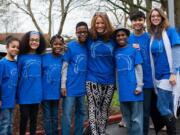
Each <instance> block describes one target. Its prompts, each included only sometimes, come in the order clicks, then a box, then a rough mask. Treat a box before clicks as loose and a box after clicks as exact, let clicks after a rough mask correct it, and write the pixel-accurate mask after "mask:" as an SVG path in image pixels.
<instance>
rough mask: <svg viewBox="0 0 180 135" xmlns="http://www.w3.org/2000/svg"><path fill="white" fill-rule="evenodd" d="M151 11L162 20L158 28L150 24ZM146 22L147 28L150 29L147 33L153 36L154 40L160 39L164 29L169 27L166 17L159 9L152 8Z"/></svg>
mask: <svg viewBox="0 0 180 135" xmlns="http://www.w3.org/2000/svg"><path fill="white" fill-rule="evenodd" d="M153 11H157V12H158V13H159V15H160V17H161V19H162V20H161V22H160V24H159V25H158V26H155V25H153V24H152V22H151V15H152V12H153ZM148 21H149V27H150V28H149V32H150V34H152V35H154V36H155V37H156V38H161V36H162V31H163V30H164V29H167V27H169V21H168V19H167V16H166V15H165V13H164V12H163V10H162V9H159V8H154V9H152V10H151V11H150V13H149V18H148Z"/></svg>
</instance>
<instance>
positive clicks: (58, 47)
mask: <svg viewBox="0 0 180 135" xmlns="http://www.w3.org/2000/svg"><path fill="white" fill-rule="evenodd" d="M63 48H64V42H63V41H62V39H60V38H56V39H55V40H54V42H53V43H52V51H53V54H54V55H60V54H61V52H62V51H63Z"/></svg>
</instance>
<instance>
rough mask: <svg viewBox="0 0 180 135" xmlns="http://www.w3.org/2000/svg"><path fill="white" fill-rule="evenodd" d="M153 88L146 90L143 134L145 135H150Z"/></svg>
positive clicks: (144, 90)
mask: <svg viewBox="0 0 180 135" xmlns="http://www.w3.org/2000/svg"><path fill="white" fill-rule="evenodd" d="M153 90H154V89H153V88H144V89H143V92H144V102H143V109H144V113H143V115H144V118H143V125H144V126H143V133H144V135H148V131H149V117H150V112H151V96H152V91H153Z"/></svg>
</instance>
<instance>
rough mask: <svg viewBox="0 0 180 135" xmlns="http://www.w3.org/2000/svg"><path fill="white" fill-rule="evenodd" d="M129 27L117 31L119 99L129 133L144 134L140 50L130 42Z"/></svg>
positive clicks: (131, 134) (133, 134) (132, 134)
mask: <svg viewBox="0 0 180 135" xmlns="http://www.w3.org/2000/svg"><path fill="white" fill-rule="evenodd" d="M129 34H130V32H129V30H128V29H125V28H121V29H117V30H116V31H115V39H116V43H117V44H118V48H117V49H116V51H115V62H116V70H117V78H118V79H117V80H118V90H119V101H120V104H121V105H120V107H121V111H122V115H123V118H124V120H125V122H126V126H127V134H128V135H143V92H142V87H143V78H142V77H143V75H142V66H141V63H142V57H141V54H140V52H139V50H137V49H135V48H133V47H132V46H131V45H129V44H127V43H128V41H127V40H128V36H129Z"/></svg>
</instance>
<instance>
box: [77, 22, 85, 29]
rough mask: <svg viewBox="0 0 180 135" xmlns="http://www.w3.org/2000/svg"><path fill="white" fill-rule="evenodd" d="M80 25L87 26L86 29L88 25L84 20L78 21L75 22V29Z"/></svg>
mask: <svg viewBox="0 0 180 135" xmlns="http://www.w3.org/2000/svg"><path fill="white" fill-rule="evenodd" d="M80 26H85V27H87V29H88V25H87V23H86V22H82V21H81V22H78V23H77V24H76V30H77V28H78V27H80Z"/></svg>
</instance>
